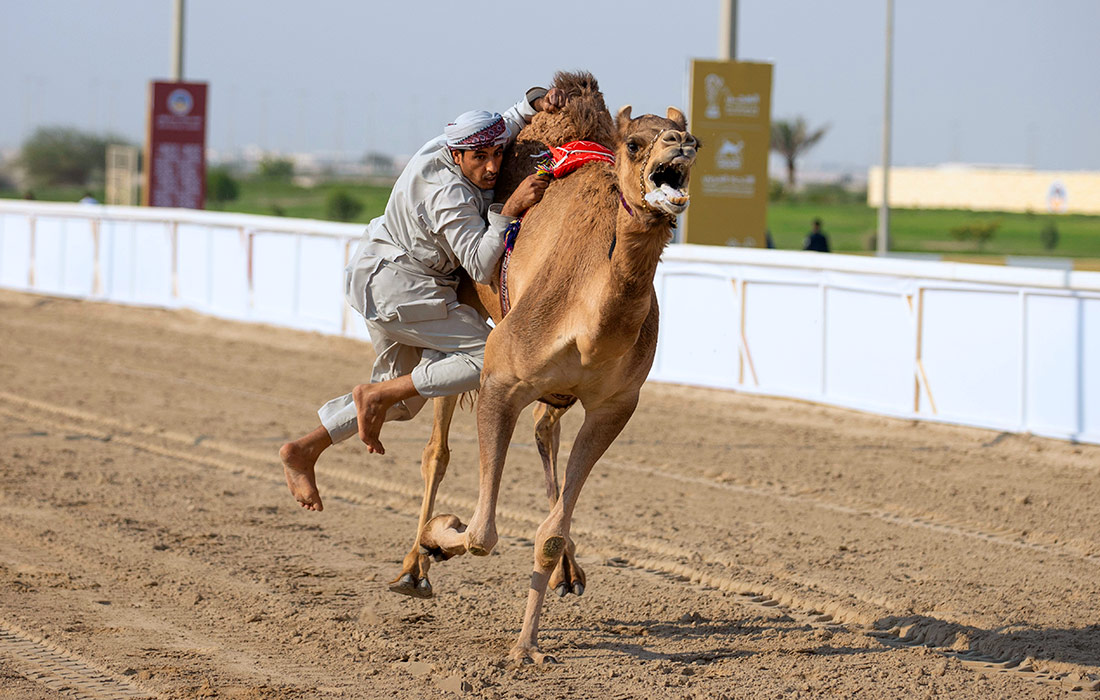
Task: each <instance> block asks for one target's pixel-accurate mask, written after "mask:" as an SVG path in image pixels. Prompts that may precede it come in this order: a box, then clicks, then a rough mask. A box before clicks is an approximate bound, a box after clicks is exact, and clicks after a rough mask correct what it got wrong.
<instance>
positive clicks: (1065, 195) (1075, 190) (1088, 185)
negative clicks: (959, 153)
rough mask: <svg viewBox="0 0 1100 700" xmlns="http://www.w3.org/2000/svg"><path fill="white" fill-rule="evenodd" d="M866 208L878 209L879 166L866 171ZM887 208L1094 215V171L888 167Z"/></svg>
mask: <svg viewBox="0 0 1100 700" xmlns="http://www.w3.org/2000/svg"><path fill="white" fill-rule="evenodd" d="M867 204H868V205H870V206H872V207H877V206H880V205H881V204H882V168H881V167H878V166H875V167H873V168H871V170H870V175H869V177H868V183H867ZM890 206H891V207H899V208H903V209H973V210H975V211H1018V212H1028V211H1031V212H1053V213H1057V214H1100V172H1086V171H1044V170H1030V169H1027V168H1024V167H1021V166H1007V167H997V166H978V165H941V166H939V167H935V168H890Z"/></svg>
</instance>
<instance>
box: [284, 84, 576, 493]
mask: <svg viewBox="0 0 1100 700" xmlns="http://www.w3.org/2000/svg"><path fill="white" fill-rule="evenodd" d="M564 105H565V93H564V92H563V91H562V90H559V89H553V90H550V91H549V92H548V91H546V90H545V89H542V88H532V89H531V90H529V91H528V92H527V94H526V95H525V96H524V98H523V99H522V100H520V101H519V102H518V103H516V104H515V105H514V106H513V107H512V108H511V109H509V110H508V111H507V112H505V113H504V114H503V115H500V114H491V113H489V112H484V111H473V112H466V113H464V114H462V115H460V116H459V117H458V118H457V119H455V121H454V122H452V123H450V124H448V125H447V126H446V128H445V129H444V133H443V135H442V136H439V137H437V138H434V139H432V140H431V141H429V142H428V143H426V144H425V145H424V146H423V147H422V148H421V149H420V150H419V151H418V152H417V153H416V155H415V156H413V158H412V160H410V161H409V164H408V165H406V166H405V169H404V170H403V171H402V172H401V176H400V177H398V178H397V182H396V183H394V186H393V191H392V192H391V193H390V199H389V202H388V203H387V204H386V211H385V213H384V214H383V215H382V216H380V217H378V218H376V219H374V220H373V221H371V222H370V224H369V225H368V226H367V230H366V232H365V233H364V234H363V238H362V240H361V241H360V243H359V247H358V248H357V249H356V251H355V254H354V255H353V256H352V258H351V261H350V262H349V263H348V266H347V267H346V268H345V269H344V294H345V298H346V299H347V302H348V304H350V305H351V306H352V308H354V309H355V310H356V311H358V312H359V313H360V314H361V315H362V316H363V318H364V319H365V320H366V324H367V331H368V332H369V333H370V338H371V343H372V344H373V345H374V350H375V353H376V355H377V358H376V360H375V362H374V368H373V371H372V372H371V381H370V383H367V384H359V385H358V386H356V387H355V388H354V389H353V390H352V392H351V393H350V394H345V395H344V396H341V397H338V398H335V399H332V400H331V401H329V402H328V403H326V404H325V405H324V406H322V407H321V408H320V410H318V412H317V414H318V416H319V417H320V419H321V426H320V427H318V428H316V429H315V430H313V431H312V432H310V433H309V434H307V435H304V436H302V437H301V438H299V439H297V440H294V441H293V442H288V443H286V444H285V445H283V446H282V448H281V449H280V450H279V455H280V457H281V458H282V461H283V470H284V472H285V474H286V480H287V485H288V486H289V487H290V492H291V494H293V495H294V497H295V498H296V499H297V500H298V502H299V503H301V504H302V507H304V508H308V509H309V510H317V511H319V510H322V509H323V506H322V504H321V497H320V495H319V493H318V491H317V482H316V478H315V476H314V465H315V464H316V462H317V458H318V457H319V456H320V455H321V453H322V452H323V451H324V450H325V449H326V448H328V447H329V446H330V445H332V444H333V443H336V442H340V441H342V440H346V439H347V438H349V437H351V436H352V435H354V434H356V433H357V432H358V434H359V438H360V439H361V440H362V441H363V442H364V443H365V444H366V445H367V451H368V452H371V453H377V454H384V453H385V448H383V446H382V443H381V441H380V440H379V433H380V432H381V429H382V423H383V422H384V421H387V420H408V419H410V418H412V417H413V416H415V415H416V414H417V412H419V411H420V409H421V408H422V407H423V406H424V404H425V402H426V401H427V400H428V399H429V398H433V397H438V396H451V395H455V394H460V393H464V392H467V391H471V390H474V389H477V388H478V386H479V384H480V377H481V366H482V363H483V360H484V356H485V340H486V338H487V337H488V336H489V330H490V328H489V326H488V324H486V323H485V321H484V320H483V319H482V318H481V316H480V315H479V314H478V312H477V311H475V310H474V309H473V308H472V307H470V306H467V305H465V304H461V303H459V301H458V298H457V289H458V282H459V277H458V268H459V267H462V268H464V269H465V270H466V272H467V273H469V275H470V277H472V278H473V279H474V280H475V281H477V282H481V283H483V284H487V283H489V281H490V279H491V277H492V276H493V274H494V272H495V271H496V265H497V263H498V261H499V260H500V256H501V254H502V253H503V252H504V247H505V229H506V228H507V227H508V226H509V225H510V224H512V223H514V222H517V221H518V218H519V217H520V216H522V215H523V213H524V212H525V211H527V209H528V208H529V207H531V206H532V205H534V204H536V203H537V202H538V201H539V200H541V199H542V195H543V193H544V192H545V190H546V185H547V182H548V180H547V179H546V178H545V177H542V176H537V175H532V176H530V177H528V178H526V179H525V180H523V181H522V182H521V183H520V185H519V187H517V188H516V191H515V192H514V193H513V194H512V195H511V196H510V197H509V198H508V200H507V201H506V202H505V203H504V204H492V205H491V206H490V203H491V202H492V201H493V187H494V186H495V185H496V181H497V176H498V174H499V172H500V164H501V160H502V158H503V155H504V147H505V146H506V145H507V144H508V143H510V142H511V141H512V140H513V139H514V138H515V137H516V134H518V133H519V130H520V129H522V128H523V126H524V125H525V124H527V123H528V122H530V121H531V118H532V117H533V116H534V115H535V113H536V112H538V111H543V110H545V111H548V112H554V111H557V110H558V109H560V108H561V107H562V106H564Z"/></svg>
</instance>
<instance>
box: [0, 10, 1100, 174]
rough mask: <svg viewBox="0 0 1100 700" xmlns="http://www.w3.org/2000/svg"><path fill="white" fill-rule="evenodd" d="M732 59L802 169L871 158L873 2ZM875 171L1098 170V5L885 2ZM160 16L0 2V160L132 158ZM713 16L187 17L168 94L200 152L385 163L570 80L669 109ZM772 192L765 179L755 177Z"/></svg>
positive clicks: (762, 23)
mask: <svg viewBox="0 0 1100 700" xmlns="http://www.w3.org/2000/svg"><path fill="white" fill-rule="evenodd" d="M739 5H740V15H739V17H740V22H739V30H738V38H739V46H738V54H739V57H740V58H743V59H746V60H767V61H772V62H774V63H775V75H774V77H775V82H774V85H773V110H772V111H773V118H782V117H790V116H795V115H803V116H805V117H806V119H807V120H809V122H810V123H811V124H812V125H819V124H826V123H827V124H830V125H831V128H830V131H829V133H828V135H827V136H826V137H825V139H824V140H823V141H822V142H821V144H820V145H819V146H818V147H817V148H816V149H815V150H813V151H812V152H811V153H810V154H809V156H808V157H807V158H806V159H805V165H806V166H807V167H809V168H811V169H812V168H821V167H826V168H848V169H857V170H858V169H862V168H864V167H866V166H867V165H868V164H871V163H874V162H877V161H878V159H879V153H880V140H881V121H882V94H883V70H884V67H883V49H884V44H885V40H884V26H885V0H831V1H829V2H825V1H822V0H802V1H797V0H740V3H739ZM896 5H897V12H896V34H895V56H894V60H895V72H894V114H895V121H894V162H895V163H896V164H902V165H921V164H935V163H940V162H944V161H965V162H978V163H1020V164H1030V165H1034V166H1036V167H1040V168H1046V169H1100V128H1098V127H1100V42H1098V41H1097V40H1096V33H1097V30H1098V28H1100V0H1058V1H1057V2H1054V1H1048V2H1039V1H1038V0H897V3H896ZM171 10H172V2H171V0H39V1H32V0H0V66H2V67H3V68H2V69H0V148H13V147H16V146H18V144H19V143H21V141H22V140H23V139H24V138H25V137H26V136H27V135H28V134H29V133H30V132H31V131H32V130H33V128H34V127H36V126H39V125H46V124H49V125H54V124H64V125H72V126H77V127H81V128H85V129H93V130H97V131H106V130H108V129H110V130H112V131H115V132H118V133H121V134H122V135H124V136H127V137H129V138H131V139H133V140H134V141H140V140H141V138H142V134H143V131H144V119H145V117H144V109H145V93H146V85H147V82H148V81H149V80H150V79H154V78H166V77H167V76H168V73H169V70H170V65H171V57H170V45H171V36H170V31H171ZM718 16H719V2H718V0H682V1H681V2H671V1H670V0H632V1H631V2H607V1H605V0H583V1H580V0H555V1H553V2H537V3H536V2H503V1H500V2H490V1H489V0H477V1H466V2H459V1H457V0H450V1H448V2H443V1H442V0H413V1H410V2H374V1H367V0H357V1H355V2H352V1H351V0H343V1H337V0H312V1H310V2H302V1H298V0H187V35H186V42H185V44H186V55H185V76H184V77H185V78H187V79H194V80H204V81H208V82H209V83H210V112H209V117H210V127H209V132H208V140H209V145H210V146H211V147H213V148H215V149H222V150H225V149H235V148H241V147H244V146H248V145H255V146H259V147H262V148H266V149H273V150H280V151H284V152H294V151H307V150H308V151H339V152H345V153H347V154H349V155H359V154H362V153H363V152H365V151H368V150H375V151H381V152H384V153H389V154H407V153H410V152H411V151H413V150H414V149H415V148H416V147H418V146H419V145H420V144H421V143H422V142H424V141H426V140H427V139H428V138H430V137H432V136H434V135H435V134H437V133H440V132H441V129H442V125H443V124H444V123H445V122H447V121H449V120H450V119H452V118H453V117H455V116H456V115H457V114H459V113H460V112H463V111H465V110H467V109H478V108H490V109H494V110H499V111H502V110H503V109H504V108H506V107H508V106H510V105H511V104H512V103H513V102H515V100H516V99H518V97H519V96H520V95H521V94H522V93H523V91H524V90H525V89H526V88H528V87H529V86H531V85H537V84H545V83H546V82H548V81H549V79H550V77H551V75H552V74H553V72H554V71H555V70H559V69H576V68H584V69H587V70H590V71H592V72H593V73H594V74H595V75H596V77H597V78H598V79H599V81H600V85H601V87H602V88H603V91H604V94H605V96H606V98H607V102H608V106H609V107H611V109H612V111H615V110H617V109H618V107H619V106H621V105H622V104H625V103H628V102H629V103H632V104H633V105H634V113H635V114H639V113H641V112H642V111H650V112H660V113H663V112H664V109H665V107H666V106H667V105H669V104H676V105H681V106H683V107H684V108H685V109H686V108H687V105H686V104H685V102H686V100H685V76H686V74H687V67H688V62H689V60H690V59H691V58H715V57H716V55H717V37H718V29H717V23H718ZM776 174H778V173H776Z"/></svg>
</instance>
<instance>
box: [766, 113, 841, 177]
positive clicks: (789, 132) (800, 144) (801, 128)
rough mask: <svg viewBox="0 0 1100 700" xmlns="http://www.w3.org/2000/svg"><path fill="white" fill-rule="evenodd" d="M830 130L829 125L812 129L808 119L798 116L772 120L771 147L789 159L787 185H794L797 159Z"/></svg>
mask: <svg viewBox="0 0 1100 700" xmlns="http://www.w3.org/2000/svg"><path fill="white" fill-rule="evenodd" d="M828 130H829V127H828V125H826V126H823V127H821V128H820V129H816V130H814V131H810V127H809V126H808V125H807V124H806V120H805V119H803V118H802V117H798V118H797V119H795V120H794V121H793V122H792V121H785V120H782V119H780V120H778V121H774V122H772V143H771V149H772V150H773V151H775V152H776V153H778V154H780V155H781V156H783V158H784V159H785V160H786V161H787V186H788V187H794V181H795V161H796V160H797V159H798V158H799V157H800V156H801V155H803V154H804V153H805V152H806V151H808V150H810V148H812V147H813V146H814V145H815V144H817V142H818V141H820V140H821V138H822V137H823V136H825V132H826V131H828Z"/></svg>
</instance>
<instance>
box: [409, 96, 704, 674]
mask: <svg viewBox="0 0 1100 700" xmlns="http://www.w3.org/2000/svg"><path fill="white" fill-rule="evenodd" d="M555 86H558V87H563V89H565V90H566V92H567V94H569V96H570V99H569V102H568V103H567V105H566V107H565V109H564V110H563V112H562V115H561V116H560V117H558V118H556V119H554V118H553V115H545V116H546V117H547V118H545V119H539V118H538V117H536V119H535V120H533V121H532V123H531V124H530V125H528V126H527V127H526V128H525V129H524V130H523V131H522V132H520V134H519V137H518V139H517V147H516V151H517V153H520V154H522V153H523V149H524V148H525V144H527V145H529V144H532V143H541V144H545V145H555V144H554V143H552V142H554V141H560V140H561V139H563V138H565V135H564V134H561V133H560V132H561V131H562V129H561V126H562V124H563V123H569V122H568V120H569V119H571V118H572V119H573V120H574V121H573V122H572V123H574V124H589V125H590V126H592V128H591V129H589V131H590V132H595V133H596V135H597V136H598V132H600V131H603V130H604V129H601V128H600V124H601V123H602V122H603V121H604V120H606V122H607V124H608V125H610V115H607V113H606V108H605V107H603V100H602V97H599V92H598V88H597V86H596V82H595V80H594V79H593V78H592V77H591V76H590V75H587V74H559V75H558V76H556V78H555ZM594 97H598V100H597V99H594ZM594 105H598V107H599V108H600V109H601V110H602V111H603V114H604V115H606V116H605V117H604V118H603V119H601V118H600V115H598V114H597V115H595V118H592V119H585V118H583V116H584V115H581V116H582V118H578V115H577V110H582V109H591V108H593V106H594ZM540 116H542V115H540ZM589 116H591V115H589ZM593 125H594V126H593ZM540 129H542V132H541V133H540ZM555 131H556V132H559V133H554V132H555ZM608 131H610V132H611V133H610V134H609V135H610V139H608V140H610V141H612V142H613V144H609V145H615V162H614V164H610V163H605V162H594V163H589V164H586V165H584V166H583V167H581V168H579V169H578V170H577V171H576V172H574V173H573V174H571V175H569V176H568V177H565V178H563V179H560V180H556V181H554V182H553V183H551V185H550V186H549V187H548V188H547V191H546V195H545V196H544V198H543V200H542V202H541V203H540V204H539V205H537V206H536V207H534V208H532V209H531V210H530V211H529V212H528V213H527V215H526V217H525V218H524V220H523V222H522V229H521V232H520V235H519V237H518V240H517V241H516V244H515V248H514V250H513V251H512V253H511V257H510V259H508V262H507V292H506V297H507V299H508V300H509V301H510V304H511V309H510V311H509V312H508V313H507V315H504V314H503V310H502V308H501V305H500V298H501V288H500V285H492V286H491V287H488V286H480V285H479V287H478V290H477V292H478V296H479V297H480V299H481V300H482V302H483V303H484V306H485V308H486V309H487V310H488V311H489V313H491V315H492V316H493V318H494V320H495V321H496V328H495V329H494V330H493V332H492V333H491V334H490V335H489V340H488V342H487V344H486V348H485V365H484V369H483V371H482V375H481V390H480V395H479V397H478V405H477V425H478V443H479V453H480V455H479V456H480V470H479V484H478V486H479V491H478V502H477V506H476V508H475V509H474V513H473V516H472V517H471V519H470V523H469V525H468V526H464V525H463V524H462V523H461V522H460V521H459V519H458V518H457V517H455V516H454V515H439V516H436V517H435V518H433V519H432V520H430V521H428V522H427V523H425V522H424V521H425V519H426V517H427V516H428V515H430V513H431V510H432V505H433V502H434V496H435V491H436V489H437V487H438V483H439V481H440V480H441V479H442V475H443V472H444V471H445V469H446V461H447V454H448V452H447V445H446V435H447V429H448V427H449V424H450V418H451V415H452V413H453V410H454V407H455V404H456V401H455V399H454V398H449V399H436V403H435V423H434V425H433V431H432V438H431V440H430V442H429V444H428V447H427V448H426V449H425V454H424V460H423V472H424V477H425V495H424V507H423V509H422V512H421V526H420V528H419V532H418V534H419V545H420V547H419V548H414V551H413V552H410V554H409V556H408V557H406V560H405V567H406V568H405V571H403V574H402V575H401V576H399V577H398V580H397V581H395V582H394V584H393V585H392V586H391V587H392V588H394V590H398V591H399V592H406V593H412V594H414V595H415V594H417V593H419V594H421V595H424V594H427V595H430V594H431V593H430V591H431V588H430V584H427V569H428V566H429V556H435V557H436V558H449V557H451V556H455V555H458V554H464V553H465V552H470V553H472V554H475V555H480V556H484V555H488V554H489V553H490V552H491V551H492V549H493V547H494V546H495V544H496V542H497V531H496V504H497V496H498V492H499V487H500V478H501V474H502V471H503V468H504V460H505V455H506V453H507V449H508V444H509V442H510V440H511V437H512V433H513V431H514V429H515V425H516V420H517V418H518V416H519V414H520V412H521V411H522V410H523V409H524V407H526V406H528V405H529V404H531V403H533V402H536V401H538V402H540V404H539V406H537V407H536V409H535V415H536V421H537V425H536V439H537V441H538V444H539V452H540V454H541V455H542V459H543V466H544V468H545V470H546V478H547V491H548V495H549V497H550V503H551V509H550V513H549V515H548V517H547V518H546V520H545V521H543V523H542V524H541V525H540V526H539V528H538V530H537V532H536V535H535V561H534V572H533V574H532V577H531V588H530V591H529V594H528V600H527V608H526V612H525V614H524V619H523V629H522V631H521V632H520V636H519V640H518V641H517V642H516V645H515V646H514V647H513V648H512V650H511V652H510V657H511V658H512V659H513V660H514V661H515V662H517V663H520V662H523V661H533V662H536V663H541V662H544V661H547V660H551V659H550V657H548V656H547V655H545V654H543V653H542V652H541V651H540V650H539V648H538V644H537V635H538V622H539V614H540V611H541V609H542V604H543V600H544V598H545V595H546V589H547V586H548V585H551V584H552V587H554V588H556V589H557V590H558V592H559V594H564V593H567V592H572V593H576V594H580V593H582V592H583V590H584V574H583V572H582V571H581V569H580V568H579V567H578V566H577V565H576V561H575V559H574V557H573V552H574V547H573V543H572V541H571V540H570V538H569V525H570V521H571V519H572V515H573V509H574V508H575V507H576V504H577V498H578V497H579V495H580V491H581V488H582V486H583V485H584V482H585V479H586V478H587V477H588V474H589V472H590V471H591V470H592V467H593V466H594V465H595V463H596V461H597V460H598V459H599V458H600V456H601V455H603V453H604V451H605V450H606V449H607V448H608V446H609V445H610V444H611V443H612V442H613V441H614V440H615V438H616V437H617V436H618V435H619V433H620V432H621V431H622V429H623V427H624V426H625V425H626V423H627V421H628V420H629V419H630V417H631V415H633V413H634V409H635V407H636V405H637V403H638V394H639V391H640V389H641V386H642V384H643V382H644V381H645V378H646V376H647V375H648V374H649V369H650V366H651V365H652V363H653V356H654V352H655V350H656V345H657V324H658V310H657V297H656V293H655V291H654V288H653V278H654V275H655V274H656V271H657V263H658V262H659V260H660V257H661V253H662V251H663V250H664V248H665V245H666V244H667V243H668V242H669V240H670V239H671V234H672V229H673V227H674V225H675V217H676V215H678V214H680V213H682V212H683V211H684V210H685V209H686V208H687V201H688V200H687V196H686V195H685V194H684V192H683V191H684V189H685V188H686V186H687V182H688V177H689V172H690V169H691V166H692V164H693V162H694V160H695V155H696V150H697V148H698V142H697V141H696V139H695V138H694V137H693V136H692V135H691V134H690V133H688V131H687V125H686V120H685V118H684V115H683V113H681V112H680V110H678V109H676V108H674V107H670V108H669V109H668V111H667V115H666V116H665V117H659V116H655V115H651V114H647V115H644V116H641V117H638V118H636V119H632V118H631V108H630V107H629V106H627V107H624V108H622V110H620V111H619V114H618V116H617V118H616V120H615V124H614V127H613V129H610V130H608ZM569 136H571V137H572V138H578V137H581V138H583V137H584V136H589V134H584V133H582V134H577V133H573V134H569ZM605 138H606V136H605ZM509 163H510V164H513V165H516V166H518V167H520V168H522V167H525V166H526V164H525V163H523V159H522V158H513V159H511V160H510V161H509ZM526 167H530V166H526ZM512 181H518V178H513V179H512ZM502 184H503V183H502ZM577 401H579V402H580V403H581V405H583V406H584V410H585V417H584V422H583V425H582V426H581V428H580V431H579V432H578V434H577V438H576V440H575V442H574V444H573V448H572V450H571V452H570V455H569V461H568V464H567V466H566V469H565V474H564V480H563V481H562V483H561V484H560V487H559V485H558V480H557V474H556V466H555V463H554V462H555V457H556V454H557V447H558V445H557V442H558V436H559V435H560V425H559V423H558V420H559V419H560V417H561V415H562V414H564V412H565V411H566V410H567V409H568V408H569V407H570V406H571V405H573V403H575V402H577ZM563 555H564V556H563ZM552 577H553V578H552ZM402 589H404V590H402Z"/></svg>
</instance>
